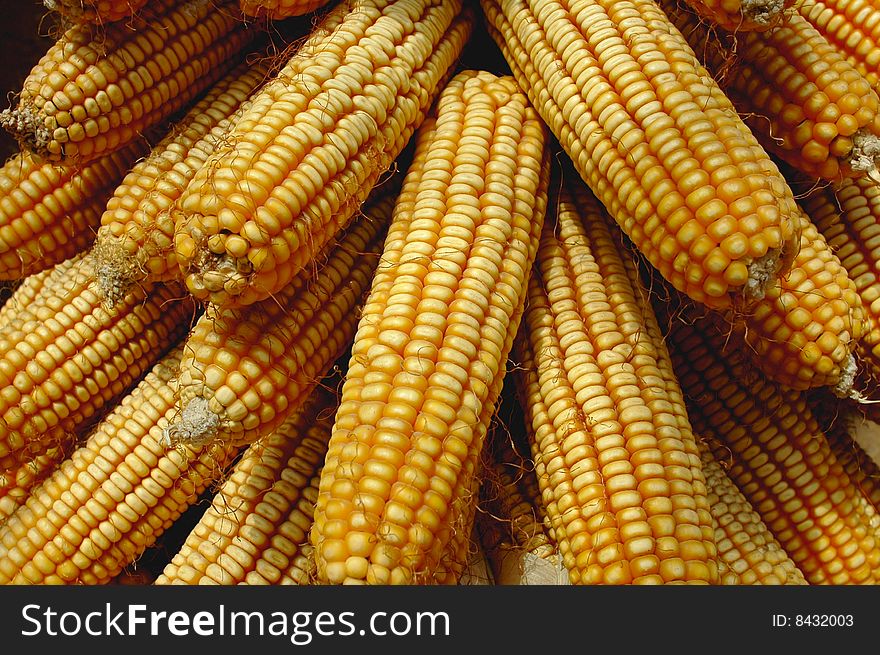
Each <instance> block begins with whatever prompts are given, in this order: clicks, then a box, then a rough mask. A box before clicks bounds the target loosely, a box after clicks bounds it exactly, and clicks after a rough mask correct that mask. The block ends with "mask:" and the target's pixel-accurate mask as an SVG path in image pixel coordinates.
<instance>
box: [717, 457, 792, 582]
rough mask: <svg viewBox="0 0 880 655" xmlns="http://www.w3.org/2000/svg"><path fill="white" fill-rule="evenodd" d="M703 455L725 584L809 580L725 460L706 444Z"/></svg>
mask: <svg viewBox="0 0 880 655" xmlns="http://www.w3.org/2000/svg"><path fill="white" fill-rule="evenodd" d="M700 459H701V461H702V463H703V473H704V474H705V476H706V486H707V487H708V489H709V505H710V506H711V508H712V509H711V511H712V522H713V525H714V526H715V542H716V543H717V544H718V564H719V566H720V568H721V584H725V585H793V584H799V585H805V584H807V581H806V580H805V579H804V574H803V573H802V572H801V571H800V569H798V567H797V566H796V565H795V563H794V562H793V561H791V558H790V557H789V556H788V554H787V553H786V552H785V551H784V550H783V549H782V546H781V545H780V544H779V542H778V541H776V538H775V537H774V536H773V535H772V534H771V533H770V530H768V529H767V526H766V525H765V524H764V521H762V520H761V517H760V515H759V514H758V513H757V512H756V511H755V510H754V508H753V507H752V506H751V504H750V503H749V501H748V500H746V498H745V496H743V495H742V492H741V491H740V490H739V489H738V488H737V487H736V485H735V484H734V483H733V481H732V480H731V479H730V478H729V477H728V475H727V473H726V472H725V470H724V468H723V467H722V464H723V462H722V461H719V460H717V459H715V457H714V456H713V455H712V453H711V451H710V450H709V449H708V447H707V446H705V444H701V445H700Z"/></svg>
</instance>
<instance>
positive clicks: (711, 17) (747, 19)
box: [686, 0, 795, 33]
mask: <svg viewBox="0 0 880 655" xmlns="http://www.w3.org/2000/svg"><path fill="white" fill-rule="evenodd" d="M686 2H687V4H688V5H689V6H690V7H691V8H692V9H693V11H695V12H696V13H697V14H699V15H700V17H701V18H702V19H704V20H705V21H706V22H707V23H709V24H711V25H716V26H718V27H720V28H721V29H724V30H727V31H728V32H737V33H742V32H766V31H768V30H773V29H774V28H776V27H777V26H778V25H779V24H780V23H785V21H786V20H787V19H788V15H787V14H785V13H784V12H785V10H786V9H787V8H788V7H790V6H791V5H792V4H794V2H795V0H686Z"/></svg>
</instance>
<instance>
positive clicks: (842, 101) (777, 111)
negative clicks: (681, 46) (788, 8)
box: [661, 0, 880, 180]
mask: <svg viewBox="0 0 880 655" xmlns="http://www.w3.org/2000/svg"><path fill="white" fill-rule="evenodd" d="M661 6H662V7H663V8H664V10H665V11H666V12H667V13H668V15H669V17H670V18H671V20H672V22H673V23H674V24H675V25H676V27H678V29H680V30H681V32H682V33H683V34H684V35H685V37H687V39H688V42H689V43H690V44H691V46H692V47H693V49H694V50H695V51H696V52H697V53H699V54H700V56H701V57H702V59H703V61H704V62H705V63H706V65H707V67H708V68H709V70H710V71H712V73H713V74H714V75H715V76H716V78H717V79H719V81H720V84H721V87H722V89H724V91H725V93H727V95H728V97H729V98H730V99H731V101H732V102H733V104H734V105H735V106H736V108H737V109H738V110H739V112H740V113H741V114H742V115H743V117H744V119H745V122H746V124H747V125H748V126H749V127H750V128H751V129H752V130H753V131H754V132H755V134H756V135H758V136H759V139H760V140H761V143H762V144H763V145H764V147H766V148H767V149H768V150H771V151H772V152H774V153H776V154H778V155H779V156H780V157H781V158H783V159H784V160H785V161H786V162H788V163H789V164H790V165H792V166H794V167H795V168H797V169H799V170H801V171H803V172H804V173H806V174H808V175H810V176H813V177H822V178H826V179H831V180H834V179H839V178H841V177H859V176H864V175H866V174H867V173H869V172H871V173H873V174H875V176H876V170H877V164H878V163H880V98H878V97H877V93H876V92H875V91H874V89H872V88H871V83H870V82H869V81H868V80H867V79H866V78H865V77H864V76H863V75H862V73H860V72H859V71H858V70H857V68H856V67H854V66H853V65H852V64H851V63H850V62H849V61H847V59H846V57H845V56H844V54H843V53H841V52H839V51H838V50H837V48H836V47H835V46H834V45H833V44H832V43H829V42H828V41H827V40H826V39H825V37H824V36H823V35H822V34H821V33H820V32H819V31H818V30H816V29H815V28H814V27H813V26H812V25H811V24H810V23H809V21H807V20H806V19H805V18H804V17H803V16H801V15H799V14H798V13H796V12H792V13H791V14H790V15H787V16H786V19H785V21H784V22H783V23H782V24H781V25H778V26H776V27H774V28H773V29H772V30H770V31H769V32H766V33H760V34H759V33H743V32H737V33H736V34H723V33H721V32H713V31H711V30H710V29H709V27H708V26H707V25H706V24H704V23H703V22H702V21H701V20H700V19H699V18H698V17H697V16H696V15H694V14H692V13H690V12H688V11H686V10H683V9H682V8H681V7H680V6H679V5H678V4H677V0H662V2H661Z"/></svg>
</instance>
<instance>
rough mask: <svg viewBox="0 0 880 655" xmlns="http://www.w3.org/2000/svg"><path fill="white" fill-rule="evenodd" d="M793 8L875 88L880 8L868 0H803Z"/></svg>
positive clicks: (878, 67)
mask: <svg viewBox="0 0 880 655" xmlns="http://www.w3.org/2000/svg"><path fill="white" fill-rule="evenodd" d="M794 8H795V9H796V10H797V11H798V13H800V15H801V16H803V17H804V18H806V19H807V20H808V21H810V23H812V24H813V25H814V26H815V27H816V29H817V30H819V31H820V32H821V33H822V35H823V36H824V37H825V38H826V39H827V40H828V41H830V42H831V43H833V44H834V46H835V47H836V48H837V49H838V50H839V51H840V52H842V53H843V54H844V55H845V56H846V58H847V60H848V61H849V62H850V63H851V64H852V65H853V66H855V67H856V70H858V71H859V73H861V74H862V75H864V76H865V79H867V80H868V82H869V83H870V84H871V86H873V87H874V88H875V89H877V88H878V85H880V11H878V9H877V6H876V5H875V4H874V3H873V2H872V1H871V0H802V1H801V2H797V3H796V4H795V5H794Z"/></svg>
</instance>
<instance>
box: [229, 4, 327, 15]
mask: <svg viewBox="0 0 880 655" xmlns="http://www.w3.org/2000/svg"><path fill="white" fill-rule="evenodd" d="M329 2H330V0H240V2H239V5H240V7H241V12H242V13H243V14H245V15H247V16H255V17H263V16H265V17H266V18H271V19H272V20H281V19H284V18H288V17H290V16H302V15H303V14H310V13H312V12H313V11H315V10H317V9H320V8H321V7H323V6H324V5H326V4H329Z"/></svg>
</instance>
